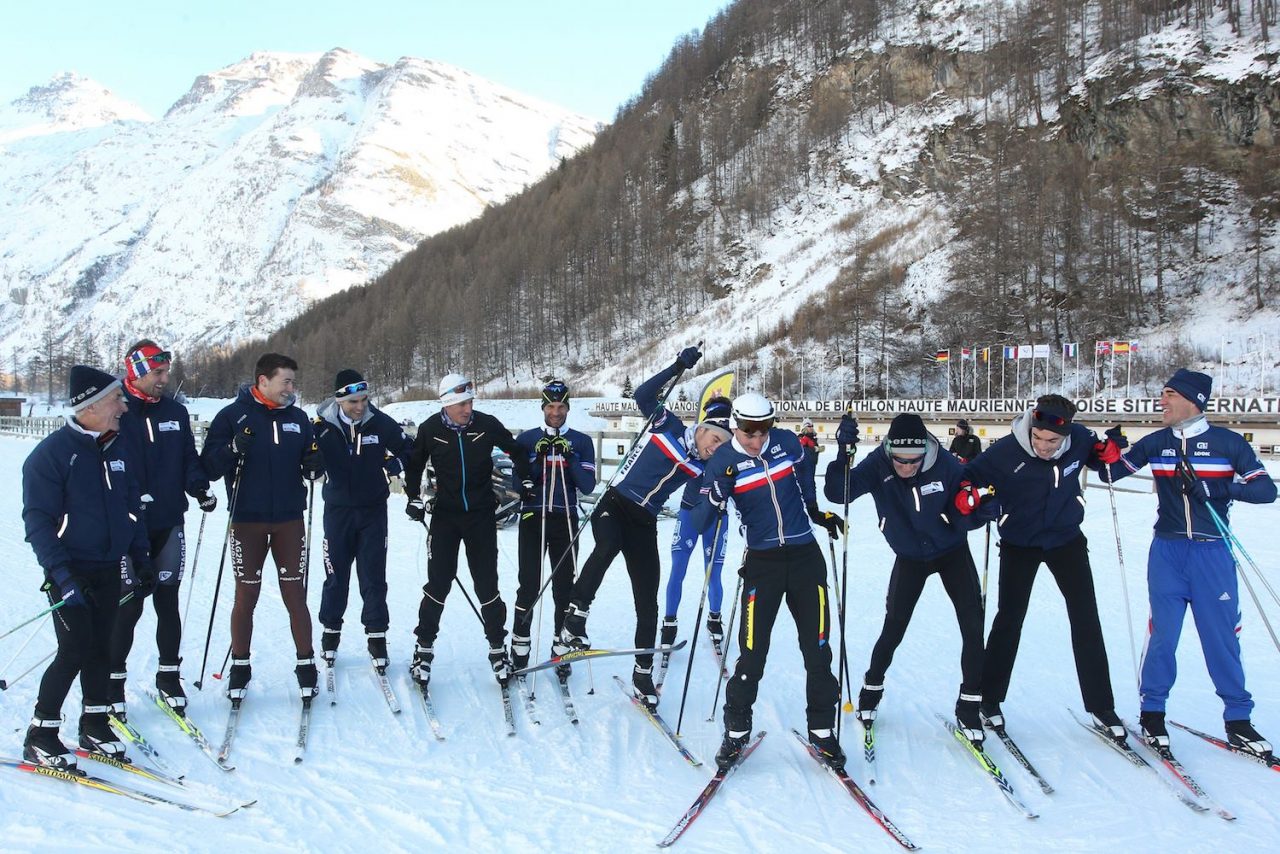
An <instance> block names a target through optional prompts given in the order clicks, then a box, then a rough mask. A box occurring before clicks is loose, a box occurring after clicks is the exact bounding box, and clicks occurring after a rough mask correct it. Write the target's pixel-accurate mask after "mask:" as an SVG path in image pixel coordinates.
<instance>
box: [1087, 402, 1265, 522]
mask: <svg viewBox="0 0 1280 854" xmlns="http://www.w3.org/2000/svg"><path fill="white" fill-rule="evenodd" d="M1184 458H1185V459H1186V461H1187V462H1188V463H1189V464H1190V465H1191V467H1192V468H1193V469H1194V470H1195V473H1196V477H1199V478H1202V479H1204V480H1218V481H1226V483H1227V495H1226V497H1225V498H1215V499H1213V500H1212V501H1210V502H1209V504H1210V506H1212V507H1213V509H1214V510H1215V511H1216V512H1217V514H1218V516H1219V517H1220V518H1221V519H1222V521H1223V522H1224V523H1227V524H1228V525H1229V524H1230V522H1229V521H1228V513H1229V512H1230V509H1231V502H1232V501H1233V500H1238V501H1246V502H1249V503H1250V504H1270V503H1271V502H1272V501H1275V500H1276V485H1275V482H1274V481H1272V480H1271V477H1270V476H1269V475H1268V474H1267V469H1266V467H1265V466H1263V465H1262V461H1261V460H1259V459H1258V455H1257V454H1256V453H1255V452H1254V450H1253V447H1252V446H1251V445H1250V444H1249V443H1248V442H1246V441H1245V440H1244V437H1243V436H1241V435H1240V434H1239V433H1236V432H1235V431H1233V430H1228V429H1227V428H1225V427H1218V426H1215V425H1212V424H1210V423H1209V422H1208V421H1207V420H1205V418H1204V417H1203V416H1201V417H1199V418H1196V419H1194V420H1193V421H1192V422H1191V423H1190V424H1187V425H1185V426H1184V427H1183V428H1182V429H1175V428H1173V427H1166V428H1164V429H1163V430H1157V431H1156V432H1154V433H1151V434H1149V435H1146V436H1143V437H1142V438H1141V439H1139V440H1138V441H1136V442H1134V443H1133V445H1132V446H1130V447H1129V448H1128V450H1126V451H1125V453H1124V456H1123V457H1121V458H1120V462H1118V463H1112V464H1111V476H1112V478H1114V479H1115V480H1119V479H1120V478H1122V477H1127V476H1128V475H1130V474H1132V473H1133V472H1136V471H1138V470H1139V469H1140V468H1142V467H1143V466H1144V465H1149V466H1151V474H1152V475H1153V477H1154V480H1155V484H1156V497H1157V500H1158V502H1159V509H1158V510H1157V512H1156V525H1155V533H1156V536H1157V537H1166V538H1178V539H1188V538H1197V539H1204V538H1210V539H1219V538H1220V537H1221V534H1220V532H1219V531H1218V526H1217V525H1216V524H1215V523H1214V521H1213V516H1212V515H1211V514H1210V513H1209V510H1208V508H1207V507H1206V506H1205V503H1204V502H1203V501H1201V500H1199V499H1196V498H1192V497H1189V496H1187V495H1184V494H1183V492H1182V478H1180V477H1179V476H1178V472H1177V468H1178V460H1180V459H1184Z"/></svg>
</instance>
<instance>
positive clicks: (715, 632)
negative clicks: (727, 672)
mask: <svg viewBox="0 0 1280 854" xmlns="http://www.w3.org/2000/svg"><path fill="white" fill-rule="evenodd" d="M707 634H709V635H711V643H713V644H714V645H715V648H716V653H717V654H718V653H719V652H720V650H721V649H722V648H723V647H724V623H722V622H721V621H720V612H719V611H712V612H710V613H709V614H707Z"/></svg>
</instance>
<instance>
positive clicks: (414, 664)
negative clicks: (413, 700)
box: [409, 644, 436, 688]
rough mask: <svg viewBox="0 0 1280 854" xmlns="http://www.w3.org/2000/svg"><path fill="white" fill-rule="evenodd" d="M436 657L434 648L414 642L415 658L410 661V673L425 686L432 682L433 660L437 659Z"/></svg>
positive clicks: (414, 679)
mask: <svg viewBox="0 0 1280 854" xmlns="http://www.w3.org/2000/svg"><path fill="white" fill-rule="evenodd" d="M435 658H436V651H435V650H434V649H432V648H431V647H429V646H423V645H422V644H414V647H413V660H412V661H410V662H409V675H410V676H411V677H413V681H414V682H417V683H418V684H419V685H421V686H422V687H423V688H425V687H427V685H428V684H430V682H431V662H433V661H435Z"/></svg>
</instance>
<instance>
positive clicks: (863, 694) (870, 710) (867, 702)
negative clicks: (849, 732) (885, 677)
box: [858, 683, 884, 726]
mask: <svg viewBox="0 0 1280 854" xmlns="http://www.w3.org/2000/svg"><path fill="white" fill-rule="evenodd" d="M883 699H884V685H883V684H881V685H868V684H866V683H863V685H862V690H861V691H859V692H858V720H860V721H862V723H863V725H864V726H866V725H867V724H870V723H871V722H872V721H874V720H875V719H876V707H877V706H879V705H880V701H881V700H883Z"/></svg>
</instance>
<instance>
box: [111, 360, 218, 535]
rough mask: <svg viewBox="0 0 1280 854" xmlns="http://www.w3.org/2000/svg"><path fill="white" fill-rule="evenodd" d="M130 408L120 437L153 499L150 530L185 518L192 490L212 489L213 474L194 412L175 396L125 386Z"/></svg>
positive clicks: (145, 491) (122, 419)
mask: <svg viewBox="0 0 1280 854" xmlns="http://www.w3.org/2000/svg"><path fill="white" fill-rule="evenodd" d="M124 400H125V404H126V405H128V407H129V410H128V411H127V412H125V414H124V415H122V416H120V439H121V441H123V442H124V443H125V445H126V447H127V448H128V453H129V458H130V459H132V460H133V461H134V467H133V468H134V472H133V473H134V476H135V477H136V478H137V480H138V488H139V489H141V490H142V494H143V495H150V496H151V501H150V502H149V503H148V504H147V517H146V518H147V530H149V531H163V530H166V529H168V528H173V527H175V526H177V525H181V524H182V517H183V515H184V514H185V513H186V512H187V507H188V506H189V505H188V504H187V496H188V495H190V496H193V497H194V496H196V495H199V494H201V493H203V492H208V491H209V475H208V474H206V473H205V470H204V466H203V465H202V464H201V462H200V455H199V454H197V453H196V441H195V437H194V436H193V435H192V433H191V415H190V413H188V412H187V408H186V407H185V406H183V405H182V404H181V403H178V402H177V401H176V400H174V399H173V398H171V397H161V398H160V399H159V400H158V401H157V402H155V403H150V402H149V401H146V400H144V399H142V398H140V397H136V396H135V395H134V394H133V393H132V392H130V391H129V387H128V386H127V385H126V386H125V387H124Z"/></svg>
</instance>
